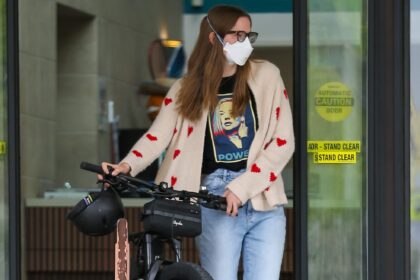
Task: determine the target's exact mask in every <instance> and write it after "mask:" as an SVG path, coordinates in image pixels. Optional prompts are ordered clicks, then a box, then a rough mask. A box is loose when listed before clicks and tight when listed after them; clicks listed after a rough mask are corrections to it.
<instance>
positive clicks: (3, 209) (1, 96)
mask: <svg viewBox="0 0 420 280" xmlns="http://www.w3.org/2000/svg"><path fill="white" fill-rule="evenodd" d="M6 96H7V87H6V5H5V0H0V280H3V279H8V275H9V274H8V269H9V265H8V264H9V261H8V248H9V242H8V240H9V238H8V232H9V227H8V225H9V221H8V216H9V213H8V201H9V199H8V193H7V185H8V184H7V143H6V139H7V99H6Z"/></svg>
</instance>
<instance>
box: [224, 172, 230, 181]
mask: <svg viewBox="0 0 420 280" xmlns="http://www.w3.org/2000/svg"><path fill="white" fill-rule="evenodd" d="M228 179H229V170H227V169H223V181H225V182H226V181H227V180H228Z"/></svg>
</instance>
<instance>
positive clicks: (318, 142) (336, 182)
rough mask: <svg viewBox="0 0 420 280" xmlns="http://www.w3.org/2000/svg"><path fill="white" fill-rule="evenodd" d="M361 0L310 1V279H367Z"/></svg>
mask: <svg viewBox="0 0 420 280" xmlns="http://www.w3.org/2000/svg"><path fill="white" fill-rule="evenodd" d="M366 10H367V1H366V0H354V1H334V0H309V1H308V19H307V20H308V53H307V56H308V65H307V77H308V81H307V131H308V132H307V133H308V134H307V140H308V141H307V147H306V149H307V150H306V152H307V159H308V162H307V164H308V165H307V167H308V169H307V172H308V177H307V178H308V189H307V191H308V218H307V219H308V220H307V226H308V229H307V230H308V231H307V240H308V241H307V242H308V243H307V245H308V251H307V254H308V278H309V279H341V280H347V279H348V280H354V279H366V265H365V264H366V254H367V249H366V236H367V229H366V227H365V224H366V154H367V153H366V150H367V146H366V143H367V142H366V139H367V134H366V131H367V127H366V123H367V122H366V120H367V119H366V113H367V112H366V103H367V85H366V64H367V48H366V42H367V33H366V30H367V19H366V16H365V15H366Z"/></svg>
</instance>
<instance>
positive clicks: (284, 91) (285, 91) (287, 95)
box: [283, 89, 289, 99]
mask: <svg viewBox="0 0 420 280" xmlns="http://www.w3.org/2000/svg"><path fill="white" fill-rule="evenodd" d="M283 94H284V97H286V99H289V94H288V93H287V89H284V90H283Z"/></svg>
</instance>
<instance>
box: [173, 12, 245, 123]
mask: <svg viewBox="0 0 420 280" xmlns="http://www.w3.org/2000/svg"><path fill="white" fill-rule="evenodd" d="M207 17H208V20H209V21H210V23H211V25H212V27H213V28H214V29H215V31H216V32H217V33H218V34H219V35H220V36H221V37H222V38H223V37H224V36H225V35H226V33H227V32H228V31H230V30H231V28H232V27H233V26H234V25H235V24H236V21H237V20H238V18H240V17H247V18H248V19H249V21H250V22H251V24H252V21H251V17H250V16H249V14H248V13H246V12H245V11H243V10H241V9H239V8H237V7H233V6H228V5H218V6H215V7H214V8H212V9H210V10H209V12H208V14H207ZM211 32H213V30H212V29H211V28H210V26H209V23H208V21H207V18H206V17H204V18H203V19H202V20H201V25H200V33H199V35H198V38H197V42H196V44H195V47H194V50H193V52H192V54H191V57H190V59H189V61H188V71H187V74H186V75H185V77H184V79H183V80H182V87H181V90H180V92H179V97H178V99H177V108H178V111H179V113H180V114H181V116H183V117H184V118H186V119H188V120H191V121H196V120H198V119H200V117H201V115H202V113H203V110H204V109H209V110H210V111H213V110H214V109H215V108H216V105H217V102H218V99H217V93H218V91H219V86H220V82H221V80H222V75H223V68H224V65H225V62H226V60H225V56H224V54H223V46H222V44H220V42H218V39H217V38H215V40H214V43H213V44H212V43H211V42H210V41H209V34H210V33H211ZM249 74H250V65H249V61H247V62H246V63H245V64H244V65H243V66H239V65H238V66H237V68H236V74H235V75H236V79H235V86H234V95H233V101H232V103H233V105H232V107H233V108H232V115H233V116H234V117H237V116H240V115H242V114H244V112H245V108H246V105H247V103H248V101H249V92H248V87H247V80H248V75H249Z"/></svg>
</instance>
